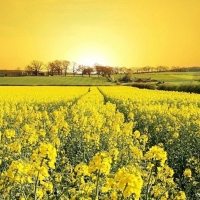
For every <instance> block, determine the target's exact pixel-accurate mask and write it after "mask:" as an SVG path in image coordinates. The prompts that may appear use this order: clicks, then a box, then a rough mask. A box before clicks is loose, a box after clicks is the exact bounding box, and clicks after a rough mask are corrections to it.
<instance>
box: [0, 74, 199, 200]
mask: <svg viewBox="0 0 200 200" xmlns="http://www.w3.org/2000/svg"><path fill="white" fill-rule="evenodd" d="M22 78H24V77H22ZM34 78H37V77H34ZM44 78H48V77H44ZM66 78H67V77H66ZM199 102H200V95H198V94H187V93H181V92H164V91H150V90H145V89H143V90H140V89H137V88H131V87H125V86H121V87H117V86H113V87H105V86H99V87H95V86H91V87H86V86H83V87H75V86H71V87H58V86H57V87H55V86H51V87H48V86H41V87H29V86H24V87H18V86H16V87H9V86H6V87H4V86H1V87H0V140H1V143H0V155H1V156H0V158H1V160H0V199H20V200H25V199H33V200H36V199H37V200H39V199H60V200H61V199H63V200H64V199H65V200H66V199H88V200H89V199H91V200H93V199H95V200H96V199H99V200H100V199H132V200H139V199H142V200H143V199H144V200H150V199H156V200H158V199H161V200H165V199H166V200H167V199H175V200H184V199H198V198H199V195H200V190H199V188H200V175H199V174H200V173H199V172H200V162H199V147H200V134H199V133H200V120H199V119H200V103H199Z"/></svg>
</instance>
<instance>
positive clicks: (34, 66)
mask: <svg viewBox="0 0 200 200" xmlns="http://www.w3.org/2000/svg"><path fill="white" fill-rule="evenodd" d="M42 65H43V63H42V62H41V61H37V60H33V61H32V62H31V64H30V65H28V66H27V67H26V70H27V71H29V72H32V73H33V74H34V75H36V76H38V73H39V72H40V71H41V70H42Z"/></svg>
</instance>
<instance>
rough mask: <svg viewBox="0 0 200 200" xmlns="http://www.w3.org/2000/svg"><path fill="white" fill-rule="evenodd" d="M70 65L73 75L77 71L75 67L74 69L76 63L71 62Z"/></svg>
mask: <svg viewBox="0 0 200 200" xmlns="http://www.w3.org/2000/svg"><path fill="white" fill-rule="evenodd" d="M70 65H71V66H72V71H73V75H74V76H75V75H76V72H77V69H76V66H77V63H76V62H71V63H70Z"/></svg>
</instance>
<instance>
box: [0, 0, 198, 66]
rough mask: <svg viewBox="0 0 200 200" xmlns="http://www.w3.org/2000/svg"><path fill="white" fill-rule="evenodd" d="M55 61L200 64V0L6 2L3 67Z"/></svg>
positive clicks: (0, 13) (0, 39)
mask: <svg viewBox="0 0 200 200" xmlns="http://www.w3.org/2000/svg"><path fill="white" fill-rule="evenodd" d="M55 59H62V60H69V61H75V62H76V63H78V64H83V65H92V64H94V63H96V62H97V63H99V64H103V65H110V66H114V67H115V66H119V67H122V66H125V67H128V68H129V67H144V66H154V67H156V66H158V65H164V66H169V67H170V66H194V65H198V66H199V65H200V0H1V1H0V69H16V68H20V69H24V68H25V66H26V65H28V64H29V63H30V62H31V61H32V60H39V61H43V62H44V63H47V62H49V61H53V60H55Z"/></svg>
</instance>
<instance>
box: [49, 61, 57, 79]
mask: <svg viewBox="0 0 200 200" xmlns="http://www.w3.org/2000/svg"><path fill="white" fill-rule="evenodd" d="M48 65H49V69H50V74H51V76H53V75H54V72H55V71H56V68H55V64H54V62H49V63H48Z"/></svg>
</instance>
